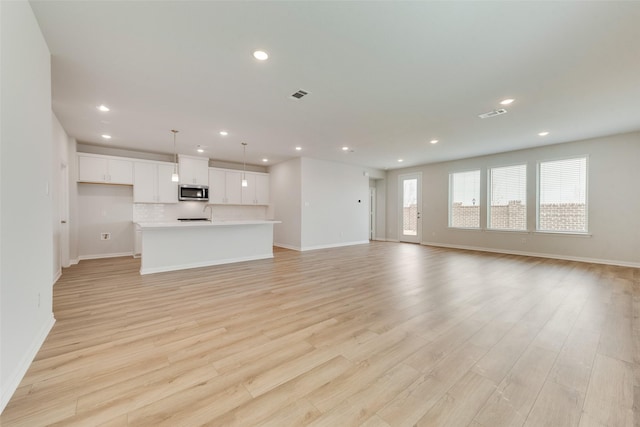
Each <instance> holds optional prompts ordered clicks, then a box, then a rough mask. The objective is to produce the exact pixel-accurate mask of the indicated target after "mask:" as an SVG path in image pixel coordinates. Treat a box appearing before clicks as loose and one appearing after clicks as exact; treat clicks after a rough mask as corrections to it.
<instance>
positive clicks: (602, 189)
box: [387, 132, 640, 267]
mask: <svg viewBox="0 0 640 427" xmlns="http://www.w3.org/2000/svg"><path fill="white" fill-rule="evenodd" d="M583 155H588V156H589V160H588V165H589V166H588V167H589V177H588V204H589V206H588V221H589V233H590V234H591V236H590V237H581V236H568V235H554V234H543V233H535V232H533V233H532V232H529V233H519V232H515V233H514V232H496V231H486V230H485V231H479V230H456V229H450V228H448V202H449V193H448V185H449V184H448V180H449V173H451V172H456V171H464V170H471V169H480V170H482V171H483V174H482V178H483V179H482V186H481V190H482V193H481V198H482V201H481V203H482V206H486V170H487V168H489V167H493V166H503V165H512V164H517V163H522V162H526V163H527V180H528V184H527V191H528V199H527V204H528V207H527V222H528V224H529V228H530V231H531V230H533V229H534V228H535V200H536V195H535V189H536V169H537V168H536V164H537V162H539V161H544V160H552V159H556V158H563V157H570V156H583ZM638 165H640V132H635V133H629V134H623V135H615V136H609V137H603V138H594V139H589V140H585V141H577V142H570V143H565V144H558V145H552V146H546V147H539V148H534V149H529V150H520V151H513V152H509V153H502V154H496V155H491V156H483V157H475V158H470V159H464V160H458V161H452V162H444V163H437V164H432V165H426V166H422V167H416V168H407V169H399V170H394V171H390V172H389V173H388V179H387V183H388V185H387V237H388V238H389V239H398V233H397V229H398V227H397V224H398V190H397V189H398V184H397V180H398V175H400V174H402V173H407V172H412V171H421V172H422V178H423V183H422V203H423V207H422V212H423V215H422V230H423V236H422V241H423V243H426V244H434V245H443V246H453V247H467V248H480V249H486V250H492V251H499V252H507V253H523V254H532V255H542V256H552V257H558V258H564V259H579V260H585V261H593V262H605V263H613V264H621V265H633V266H639V267H640V197H639V196H638V184H639V183H640V167H639V166H638ZM482 217H485V218H486V214H483V216H482ZM485 228H486V227H485Z"/></svg>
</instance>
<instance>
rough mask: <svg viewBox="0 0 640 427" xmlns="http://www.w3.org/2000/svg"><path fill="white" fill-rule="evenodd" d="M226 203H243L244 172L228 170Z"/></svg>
mask: <svg viewBox="0 0 640 427" xmlns="http://www.w3.org/2000/svg"><path fill="white" fill-rule="evenodd" d="M225 175H226V183H225V189H226V198H227V201H226V203H228V204H230V205H239V204H241V203H242V172H232V171H227V172H226V174H225Z"/></svg>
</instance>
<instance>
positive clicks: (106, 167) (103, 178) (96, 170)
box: [78, 153, 133, 185]
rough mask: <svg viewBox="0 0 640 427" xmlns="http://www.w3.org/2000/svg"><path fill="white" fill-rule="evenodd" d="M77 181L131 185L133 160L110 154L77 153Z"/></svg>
mask: <svg viewBox="0 0 640 427" xmlns="http://www.w3.org/2000/svg"><path fill="white" fill-rule="evenodd" d="M78 182H95V183H101V184H123V185H133V162H132V161H131V160H124V159H119V158H117V157H111V156H101V155H97V154H84V153H78Z"/></svg>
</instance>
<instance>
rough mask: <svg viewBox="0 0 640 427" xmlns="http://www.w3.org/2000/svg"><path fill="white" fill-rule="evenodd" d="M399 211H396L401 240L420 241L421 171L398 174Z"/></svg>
mask: <svg viewBox="0 0 640 427" xmlns="http://www.w3.org/2000/svg"><path fill="white" fill-rule="evenodd" d="M398 180H399V182H398V184H399V191H398V194H399V195H400V203H399V206H400V212H399V213H398V218H399V219H400V220H399V223H400V230H399V233H398V234H399V236H400V239H399V240H400V241H401V242H410V243H420V242H421V241H422V222H421V220H420V217H421V215H420V212H421V211H422V200H421V199H422V197H421V196H422V185H421V184H422V173H420V172H416V173H411V174H405V175H400V176H399V177H398Z"/></svg>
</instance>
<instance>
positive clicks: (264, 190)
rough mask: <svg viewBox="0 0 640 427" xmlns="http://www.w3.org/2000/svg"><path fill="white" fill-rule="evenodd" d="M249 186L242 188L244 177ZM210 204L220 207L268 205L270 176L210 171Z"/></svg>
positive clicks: (231, 171)
mask: <svg viewBox="0 0 640 427" xmlns="http://www.w3.org/2000/svg"><path fill="white" fill-rule="evenodd" d="M243 174H244V176H245V178H246V179H247V186H246V187H243V186H242V176H243ZM209 203H211V204H218V205H268V204H269V174H266V173H256V172H242V171H237V170H227V169H217V168H210V169H209Z"/></svg>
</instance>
